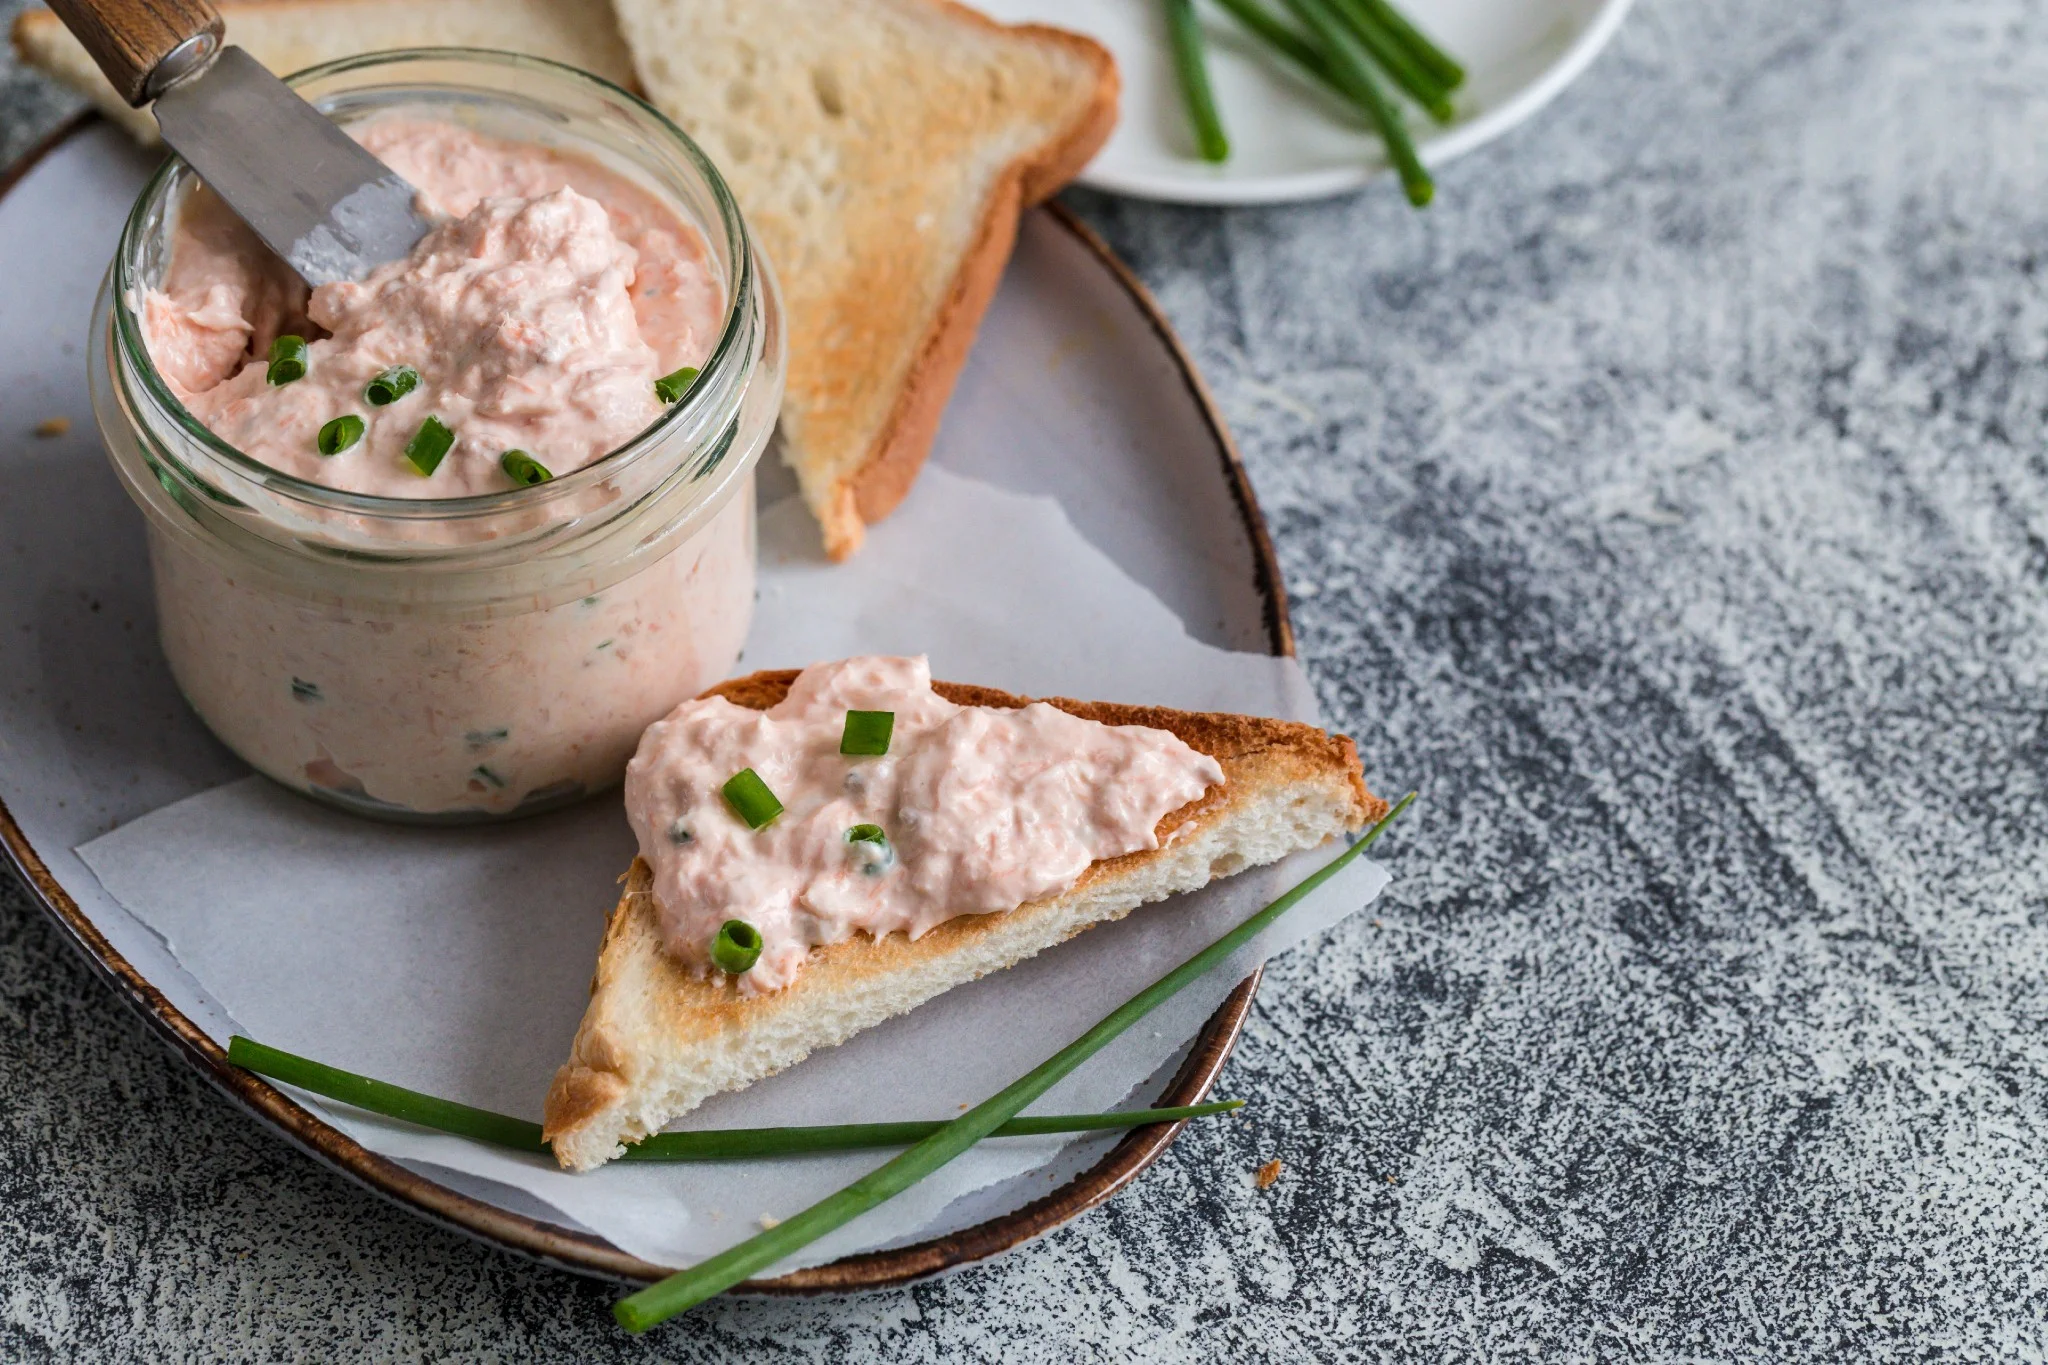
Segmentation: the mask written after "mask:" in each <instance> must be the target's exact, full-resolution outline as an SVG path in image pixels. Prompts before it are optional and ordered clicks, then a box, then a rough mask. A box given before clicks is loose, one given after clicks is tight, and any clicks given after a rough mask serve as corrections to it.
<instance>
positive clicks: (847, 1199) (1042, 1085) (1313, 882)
mask: <svg viewBox="0 0 2048 1365" xmlns="http://www.w3.org/2000/svg"><path fill="white" fill-rule="evenodd" d="M1414 799H1415V793H1413V792H1410V793H1409V794H1408V795H1407V796H1404V797H1402V798H1401V800H1400V801H1399V802H1398V803H1397V804H1396V805H1395V806H1394V808H1393V809H1392V810H1390V811H1388V812H1387V813H1386V815H1385V817H1384V818H1382V819H1381V820H1380V822H1379V823H1378V824H1376V825H1374V826H1373V827H1372V828H1371V829H1370V830H1369V831H1367V832H1366V835H1365V837H1364V838H1362V839H1360V840H1359V841H1358V842H1357V843H1355V844H1353V845H1352V846H1351V847H1350V848H1347V849H1345V850H1344V851H1343V852H1342V853H1339V854H1338V855H1337V856H1336V857H1334V858H1332V859H1331V860H1330V861H1329V862H1327V863H1325V864H1324V865H1323V866H1322V868H1321V869H1320V870H1318V871H1316V872H1314V873H1312V874H1311V875H1310V876H1308V877H1307V878H1305V879H1304V880H1303V881H1301V882H1300V883H1299V884H1297V885H1296V886H1295V887H1294V889H1293V890H1291V891H1289V892H1287V893H1286V894H1285V895H1283V896H1281V897H1280V899H1278V900H1276V901H1274V902H1273V903H1272V904H1271V905H1268V906H1267V907H1266V908H1265V909H1263V910H1261V911H1259V912H1258V913H1257V914H1255V915H1253V916H1252V917H1251V918H1250V919H1247V920H1246V921H1245V922H1244V923H1242V924H1240V925H1238V926H1237V928H1235V929H1232V930H1231V931H1230V932H1229V933H1227V934H1224V935H1223V936H1222V937H1221V938H1219V939H1217V940H1216V941H1215V942H1214V943H1212V944H1210V945H1209V946H1208V947H1206V948H1204V949H1202V951H1200V952H1198V953H1196V954H1195V955H1194V956H1193V957H1191V958H1189V959H1188V960H1187V961H1185V962H1183V963H1181V964H1180V966H1178V967H1175V968H1174V969H1173V970H1172V971H1170V972H1168V973H1167V974H1166V975H1165V976H1162V977H1160V978H1159V979H1158V980H1157V981H1155V982H1153V983H1152V984H1151V985H1150V986H1147V987H1146V988H1145V989H1144V990H1142V991H1139V992H1138V993H1137V994H1136V995H1134V996H1132V997H1131V998H1130V999H1129V1000H1127V1001H1125V1002H1124V1003H1123V1004H1121V1005H1119V1006H1118V1007H1117V1008H1115V1009H1113V1010H1111V1011H1110V1012H1109V1013H1108V1014H1106V1015H1104V1016H1103V1018H1102V1020H1101V1021H1100V1022H1099V1023H1097V1024H1096V1025H1095V1027H1093V1028H1091V1029H1089V1030H1088V1031H1087V1032H1086V1033H1084V1034H1082V1035H1081V1036H1080V1037H1079V1038H1076V1039H1075V1040H1074V1041H1073V1042H1071V1043H1069V1044H1067V1045H1066V1046H1065V1047H1063V1048H1061V1049H1060V1050H1059V1051H1058V1052H1056V1053H1054V1054H1053V1055H1052V1056H1051V1057H1050V1058H1048V1059H1047V1060H1045V1061H1044V1062H1041V1063H1040V1064H1039V1065H1038V1066H1036V1067H1034V1068H1033V1069H1032V1070H1030V1071H1028V1072H1026V1073H1025V1074H1024V1075H1023V1076H1022V1077H1020V1078H1019V1079H1017V1080H1016V1081H1013V1082H1011V1084H1010V1085H1009V1086H1007V1087H1006V1088H1004V1089H1003V1090H1000V1091H998V1092H997V1093H996V1094H994V1095H992V1096H990V1097H989V1098H988V1099H985V1100H983V1101H982V1102H981V1103H980V1104H977V1105H975V1106H974V1108H972V1109H970V1110H968V1111H967V1112H966V1113H964V1114H962V1115H961V1116H960V1117H958V1118H956V1119H954V1120H953V1121H952V1122H951V1123H949V1124H947V1125H946V1126H945V1127H944V1128H941V1129H940V1130H939V1131H938V1132H936V1133H933V1134H932V1135H931V1136H930V1137H928V1138H925V1139H924V1140H923V1141H921V1142H919V1143H918V1144H917V1145H916V1146H915V1147H912V1148H910V1149H909V1150H907V1151H904V1152H901V1153H898V1154H897V1155H896V1156H895V1157H893V1158H891V1159H890V1160H889V1161H887V1162H885V1163H883V1164H882V1165H880V1166H878V1167H876V1168H875V1169H874V1170H872V1171H870V1172H869V1173H868V1174H866V1175H864V1176H862V1177H861V1178H860V1179H859V1180H856V1181H854V1182H853V1183H852V1184H851V1185H848V1186H847V1187H846V1188H845V1189H843V1190H840V1191H839V1192H838V1193H837V1194H833V1195H828V1196H827V1197H826V1198H824V1199H822V1200H820V1201H819V1202H817V1203H816V1204H813V1205H811V1207H809V1208H807V1209H805V1210H804V1211H803V1212H802V1213H799V1214H796V1215H794V1216H792V1217H789V1218H785V1219H784V1220H783V1221H782V1222H781V1223H780V1224H779V1225H777V1226H776V1227H774V1228H772V1229H769V1230H768V1231H765V1232H762V1233H759V1234H757V1235H755V1236H753V1237H750V1238H748V1239H747V1240H746V1241H744V1242H741V1243H740V1244H739V1245H738V1246H735V1247H731V1248H728V1249H727V1250H725V1251H721V1252H719V1253H718V1254H717V1255H716V1256H712V1257H709V1258H708V1259H706V1260H703V1261H700V1262H698V1263H697V1264H696V1265H694V1266H692V1267H691V1268H690V1269H688V1270H684V1271H680V1272H678V1273H677V1274H674V1275H671V1276H669V1277H668V1278H667V1279H664V1280H658V1281H656V1282H655V1283H654V1284H651V1285H649V1286H648V1287H647V1288H645V1289H642V1290H640V1291H639V1292H638V1293H636V1294H629V1295H627V1296H626V1297H625V1298H623V1299H620V1300H619V1301H618V1302H617V1303H615V1304H613V1305H612V1316H613V1317H614V1318H617V1319H618V1321H619V1325H620V1326H622V1327H624V1328H625V1329H626V1330H627V1331H629V1332H644V1331H646V1330H647V1329H648V1328H650V1327H652V1326H654V1325H655V1324H656V1323H659V1322H662V1321H664V1320H666V1319H668V1318H671V1317H674V1316H675V1315H676V1314H677V1313H680V1312H683V1311H684V1310H686V1309H689V1308H694V1307H696V1306H697V1305H698V1304H700V1303H702V1302H704V1300H706V1299H708V1298H710V1297H711V1296H712V1295H714V1294H719V1293H723V1292H724V1291H725V1290H728V1289H730V1288H732V1287H733V1286H734V1285H736V1284H738V1283H739V1282H740V1281H741V1280H744V1279H746V1278H747V1276H749V1275H752V1274H753V1273H754V1272H755V1271H758V1270H763V1269H766V1268H767V1267H768V1266H771V1265H774V1264H775V1263H776V1262H777V1261H779V1260H781V1259H783V1258H784V1257H785V1256H789V1255H792V1254H794V1253H795V1252H798V1251H801V1250H802V1249H803V1248H804V1247H807V1246H809V1245H810V1244H811V1243H812V1242H815V1241H816V1240H818V1238H820V1237H823V1236H824V1235H825V1234H826V1233H828V1232H830V1231H832V1230H833V1229H834V1228H838V1227H842V1226H844V1225H845V1224H847V1223H849V1222H851V1221H852V1220H853V1219H855V1218H858V1217H859V1216H860V1215H861V1214H863V1213H866V1212H867V1211H868V1210H869V1209H871V1208H874V1207H875V1206H876V1205H877V1204H880V1203H882V1202H883V1201H884V1200H887V1199H891V1198H894V1197H895V1196H896V1195H899V1194H901V1193H902V1192H903V1191H905V1190H907V1189H909V1188H910V1187H911V1186H912V1185H915V1184H916V1183H917V1182H918V1181H920V1180H922V1179H924V1178H925V1177H926V1176H928V1175H930V1174H931V1173H932V1172H933V1171H936V1170H938V1169H939V1168H940V1167H941V1166H944V1165H946V1164H947V1163H948V1162H950V1161H952V1160H953V1159H954V1158H955V1157H958V1156H959V1155H960V1154H961V1153H962V1152H965V1151H966V1150H967V1149H968V1148H970V1147H972V1146H974V1145H975V1144H976V1143H978V1142H980V1141H981V1140H982V1139H983V1138H985V1137H989V1136H990V1135H992V1134H993V1133H994V1132H995V1131H996V1130H997V1129H998V1128H999V1127H1001V1126H1002V1125H1003V1124H1004V1123H1005V1122H1007V1121H1009V1120H1011V1119H1013V1118H1015V1117H1016V1116H1017V1113H1018V1111H1019V1110H1021V1109H1023V1108H1024V1106H1025V1105H1027V1104H1030V1103H1031V1102H1032V1101H1033V1100H1035V1099H1037V1098H1038V1097H1039V1096H1040V1095H1043V1094H1044V1093H1045V1092H1046V1091H1048V1090H1050V1089H1052V1087H1053V1086H1055V1085H1057V1084H1059V1082H1060V1081H1061V1080H1062V1079H1063V1078H1064V1077H1066V1076H1067V1075H1068V1074H1069V1073H1071V1072H1072V1071H1073V1070H1074V1068H1075V1067H1077V1066H1079V1065H1081V1063H1082V1062H1084V1061H1086V1060H1088V1058H1090V1057H1092V1056H1094V1055H1095V1054H1096V1053H1097V1052H1099V1051H1100V1050H1101V1049H1102V1048H1103V1047H1104V1046H1105V1045H1106V1044H1107V1043H1109V1042H1110V1040H1111V1039H1114V1038H1116V1037H1118V1036H1119V1035H1121V1034H1122V1033H1124V1032H1125V1031H1126V1030H1128V1029H1129V1028H1130V1027H1131V1026H1132V1025H1133V1024H1135V1023H1137V1022H1138V1021H1139V1020H1140V1019H1143V1018H1144V1017H1145V1016H1146V1015H1148V1014H1150V1013H1151V1012H1152V1011H1153V1010H1155V1009H1157V1008H1158V1007H1159V1006H1160V1005H1162V1004H1164V1003H1165V1002H1166V1001H1167V1000H1168V999H1170V998H1171V997H1173V996H1175V995H1177V994H1179V993H1180V991H1181V990H1182V989H1183V988H1185V987H1186V986H1188V985H1190V984H1191V983H1193V982H1194V981H1196V980H1199V979H1200V978H1201V977H1203V976H1205V975H1207V974H1208V973H1209V971H1210V970H1211V969H1212V968H1215V967H1218V966H1220V965H1222V963H1223V962H1224V961H1226V960H1227V959H1228V958H1229V957H1230V955H1231V954H1232V953H1235V952H1236V951H1237V950H1238V949H1239V948H1242V947H1243V946H1244V945H1245V944H1247V943H1249V942H1251V941H1252V940H1253V939H1254V938H1256V937H1257V936H1258V935H1259V934H1260V933H1262V932H1264V930H1265V929H1266V927H1267V926H1268V925H1270V924H1272V923H1273V921H1275V920H1277V919H1279V918H1280V916H1282V915H1284V914H1286V913H1287V912H1288V911H1289V910H1291V909H1293V908H1294V907H1295V906H1296V905H1297V904H1299V903H1300V901H1301V899H1302V898H1303V897H1304V896H1306V895H1308V894H1309V892H1311V891H1313V890H1315V889H1316V888H1317V887H1319V886H1321V885H1322V884H1323V883H1324V882H1326V881H1328V880H1329V879H1330V878H1332V877H1334V876H1336V875H1337V873H1338V872H1340V871H1342V870H1343V869H1344V868H1345V867H1346V866H1348V865H1349V864H1350V863H1351V862H1352V861H1353V860H1355V859H1356V858H1357V857H1358V856H1359V855H1360V854H1362V853H1363V852H1365V850H1366V849H1368V848H1371V847H1372V845H1373V843H1374V841H1375V840H1377V839H1378V838H1379V836H1380V835H1381V834H1382V833H1384V832H1385V831H1386V828H1387V826H1389V825H1391V824H1392V823H1393V822H1394V819H1395V817H1397V816H1398V815H1400V814H1401V812H1402V811H1404V810H1406V809H1408V805H1409V803H1410V802H1412V801H1413V800H1414Z"/></svg>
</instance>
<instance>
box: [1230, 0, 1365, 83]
mask: <svg viewBox="0 0 2048 1365" xmlns="http://www.w3.org/2000/svg"><path fill="white" fill-rule="evenodd" d="M1216 3H1218V4H1219V5H1221V6H1222V7H1223V8H1224V9H1225V10H1227V11H1228V12H1229V14H1230V17H1231V18H1233V19H1235V20H1237V22H1238V23H1240V24H1242V25H1244V26H1245V27H1246V28H1247V29H1250V30H1251V32H1252V36H1254V37H1256V38H1257V39H1258V40H1259V41H1260V42H1262V43H1264V44H1265V45H1266V46H1267V47H1270V48H1272V49H1273V51H1275V52H1277V53H1278V54H1280V55H1281V56H1282V57H1285V58H1286V59H1287V60H1288V61H1290V62H1293V63H1294V64H1295V65H1296V66H1297V67H1300V68H1301V70H1302V71H1303V72H1304V73H1306V74H1307V75H1308V76H1310V77H1311V78H1313V79H1314V80H1316V81H1318V82H1320V83H1321V84H1323V85H1324V86H1326V87H1328V89H1329V90H1330V91H1331V92H1332V93H1333V94H1335V95H1336V96H1337V98H1339V99H1341V100H1343V101H1344V102H1345V103H1347V104H1350V103H1353V102H1354V101H1353V100H1352V98H1351V92H1350V91H1349V90H1347V89H1345V87H1344V83H1343V82H1342V81H1340V80H1338V79H1337V73H1336V72H1335V71H1333V70H1331V69H1330V64H1329V63H1328V62H1327V61H1325V60H1323V54H1322V53H1321V52H1318V51H1317V50H1316V47H1315V44H1313V43H1311V42H1309V40H1308V39H1306V38H1304V37H1302V36H1301V35H1300V34H1299V33H1296V32H1295V31H1294V30H1293V29H1291V28H1289V27H1288V26H1287V24H1286V23H1285V21H1283V20H1282V19H1281V18H1280V17H1279V16H1278V15H1275V14H1273V13H1272V12H1271V11H1269V10H1267V9H1266V8H1265V7H1264V6H1262V5H1260V4H1259V3H1258V0H1216Z"/></svg>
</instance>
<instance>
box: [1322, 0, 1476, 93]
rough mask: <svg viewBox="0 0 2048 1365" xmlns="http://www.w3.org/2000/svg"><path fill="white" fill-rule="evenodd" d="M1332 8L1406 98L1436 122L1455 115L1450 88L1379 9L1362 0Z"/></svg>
mask: <svg viewBox="0 0 2048 1365" xmlns="http://www.w3.org/2000/svg"><path fill="white" fill-rule="evenodd" d="M1334 8H1335V9H1336V10H1337V12H1338V17H1340V18H1341V19H1343V20H1344V21H1345V24H1346V25H1347V27H1349V28H1350V30H1351V35H1352V36H1353V37H1354V38H1356V39H1358V40H1359V41H1360V42H1361V43H1363V44H1364V45H1365V48H1366V51H1368V52H1370V53H1371V54H1372V57H1373V60H1375V61H1376V62H1378V63H1379V64H1380V69H1381V70H1383V71H1385V72H1386V73H1387V74H1388V75H1389V76H1391V77H1393V78H1394V84H1396V85H1398V86H1400V87H1401V89H1402V90H1403V91H1405V92H1406V93H1407V95H1408V97H1409V98H1410V99H1412V100H1414V101H1415V102H1416V103H1417V104H1419V105H1421V106H1422V107H1423V108H1424V109H1426V110H1428V111H1429V116H1430V117H1431V118H1433V119H1435V120H1436V121H1437V122H1438V123H1449V122H1450V121H1451V120H1452V119H1453V118H1454V117H1456V111H1455V110H1453V109H1452V108H1451V101H1450V87H1449V86H1447V85H1445V84H1444V83H1443V82H1442V81H1441V80H1439V79H1438V78H1437V76H1436V74H1435V73H1434V72H1432V71H1430V70H1429V69H1428V68H1427V67H1425V66H1424V65H1423V64H1422V63H1421V62H1420V61H1419V60H1418V59H1417V57H1416V55H1415V54H1414V53H1413V52H1411V51H1410V50H1409V48H1408V47H1407V46H1406V45H1405V44H1404V43H1402V41H1401V40H1400V38H1398V37H1396V36H1395V34H1394V32H1393V31H1392V30H1391V29H1389V28H1388V27H1387V26H1386V25H1385V24H1384V23H1383V22H1382V20H1381V17H1380V14H1379V11H1377V10H1375V9H1374V8H1372V7H1371V6H1370V5H1367V4H1366V3H1364V0H1337V3H1336V5H1335V6H1334Z"/></svg>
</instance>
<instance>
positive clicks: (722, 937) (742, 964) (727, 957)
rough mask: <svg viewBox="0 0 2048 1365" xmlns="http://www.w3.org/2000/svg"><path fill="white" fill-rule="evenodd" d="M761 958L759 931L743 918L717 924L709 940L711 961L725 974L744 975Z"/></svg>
mask: <svg viewBox="0 0 2048 1365" xmlns="http://www.w3.org/2000/svg"><path fill="white" fill-rule="evenodd" d="M760 960H761V931H760V930H759V929H756V928H755V927H754V926H753V925H751V924H749V923H747V922H746V921H745V920H743V919H729V920H727V921H726V922H725V923H723V924H721V925H719V926H718V935H717V937H715V938H713V939H712V940H711V961H712V963H713V964H714V965H715V966H716V967H717V968H718V970H720V971H721V972H724V973H725V974H726V975H727V976H745V975H746V974H747V973H748V972H750V971H752V970H753V969H754V964H755V963H756V962H759V961H760Z"/></svg>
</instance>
